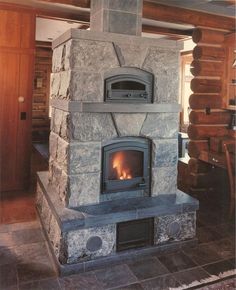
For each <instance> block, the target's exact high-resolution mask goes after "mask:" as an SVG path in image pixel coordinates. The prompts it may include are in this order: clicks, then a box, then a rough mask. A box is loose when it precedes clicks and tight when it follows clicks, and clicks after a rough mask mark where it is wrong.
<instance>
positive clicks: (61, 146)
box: [56, 137, 69, 172]
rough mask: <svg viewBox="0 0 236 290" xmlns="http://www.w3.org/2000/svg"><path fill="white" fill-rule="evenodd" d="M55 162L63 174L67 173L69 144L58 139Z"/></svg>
mask: <svg viewBox="0 0 236 290" xmlns="http://www.w3.org/2000/svg"><path fill="white" fill-rule="evenodd" d="M56 162H57V164H58V166H59V167H60V168H61V169H62V170H63V171H65V172H67V171H68V165H69V143H68V142H66V141H65V140H64V139H62V138H60V137H58V143H57V154H56Z"/></svg>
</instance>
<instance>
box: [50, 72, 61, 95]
mask: <svg viewBox="0 0 236 290" xmlns="http://www.w3.org/2000/svg"><path fill="white" fill-rule="evenodd" d="M60 81H61V76H60V73H59V72H55V73H51V76H50V96H51V98H56V97H57V96H58V94H59V88H60Z"/></svg>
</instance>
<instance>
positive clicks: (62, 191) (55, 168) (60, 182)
mask: <svg viewBox="0 0 236 290" xmlns="http://www.w3.org/2000/svg"><path fill="white" fill-rule="evenodd" d="M49 182H50V184H51V185H53V186H54V187H55V189H56V192H57V193H58V196H59V198H60V200H61V202H62V204H64V205H65V204H66V199H67V195H68V190H69V177H68V175H67V174H66V173H65V172H64V171H63V170H62V169H61V168H60V167H59V165H58V164H57V163H56V161H51V160H50V162H49Z"/></svg>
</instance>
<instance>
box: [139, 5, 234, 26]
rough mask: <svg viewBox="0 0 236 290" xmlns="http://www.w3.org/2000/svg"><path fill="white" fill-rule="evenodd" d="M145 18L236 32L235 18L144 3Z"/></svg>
mask: <svg viewBox="0 0 236 290" xmlns="http://www.w3.org/2000/svg"><path fill="white" fill-rule="evenodd" d="M143 17H144V18H147V19H152V20H157V21H165V22H169V23H179V24H191V25H194V26H204V27H209V28H216V29H225V30H229V31H234V30H235V18H233V17H224V16H219V15H213V14H209V13H204V12H199V11H193V10H189V9H185V8H179V7H173V6H168V5H163V4H157V3H153V2H148V1H144V5H143Z"/></svg>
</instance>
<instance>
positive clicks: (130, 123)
mask: <svg viewBox="0 0 236 290" xmlns="http://www.w3.org/2000/svg"><path fill="white" fill-rule="evenodd" d="M113 116H114V120H115V123H116V128H117V130H118V133H119V135H120V136H139V133H140V130H141V128H142V125H143V122H144V120H145V118H146V114H132V113H130V114H116V113H114V114H113Z"/></svg>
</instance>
